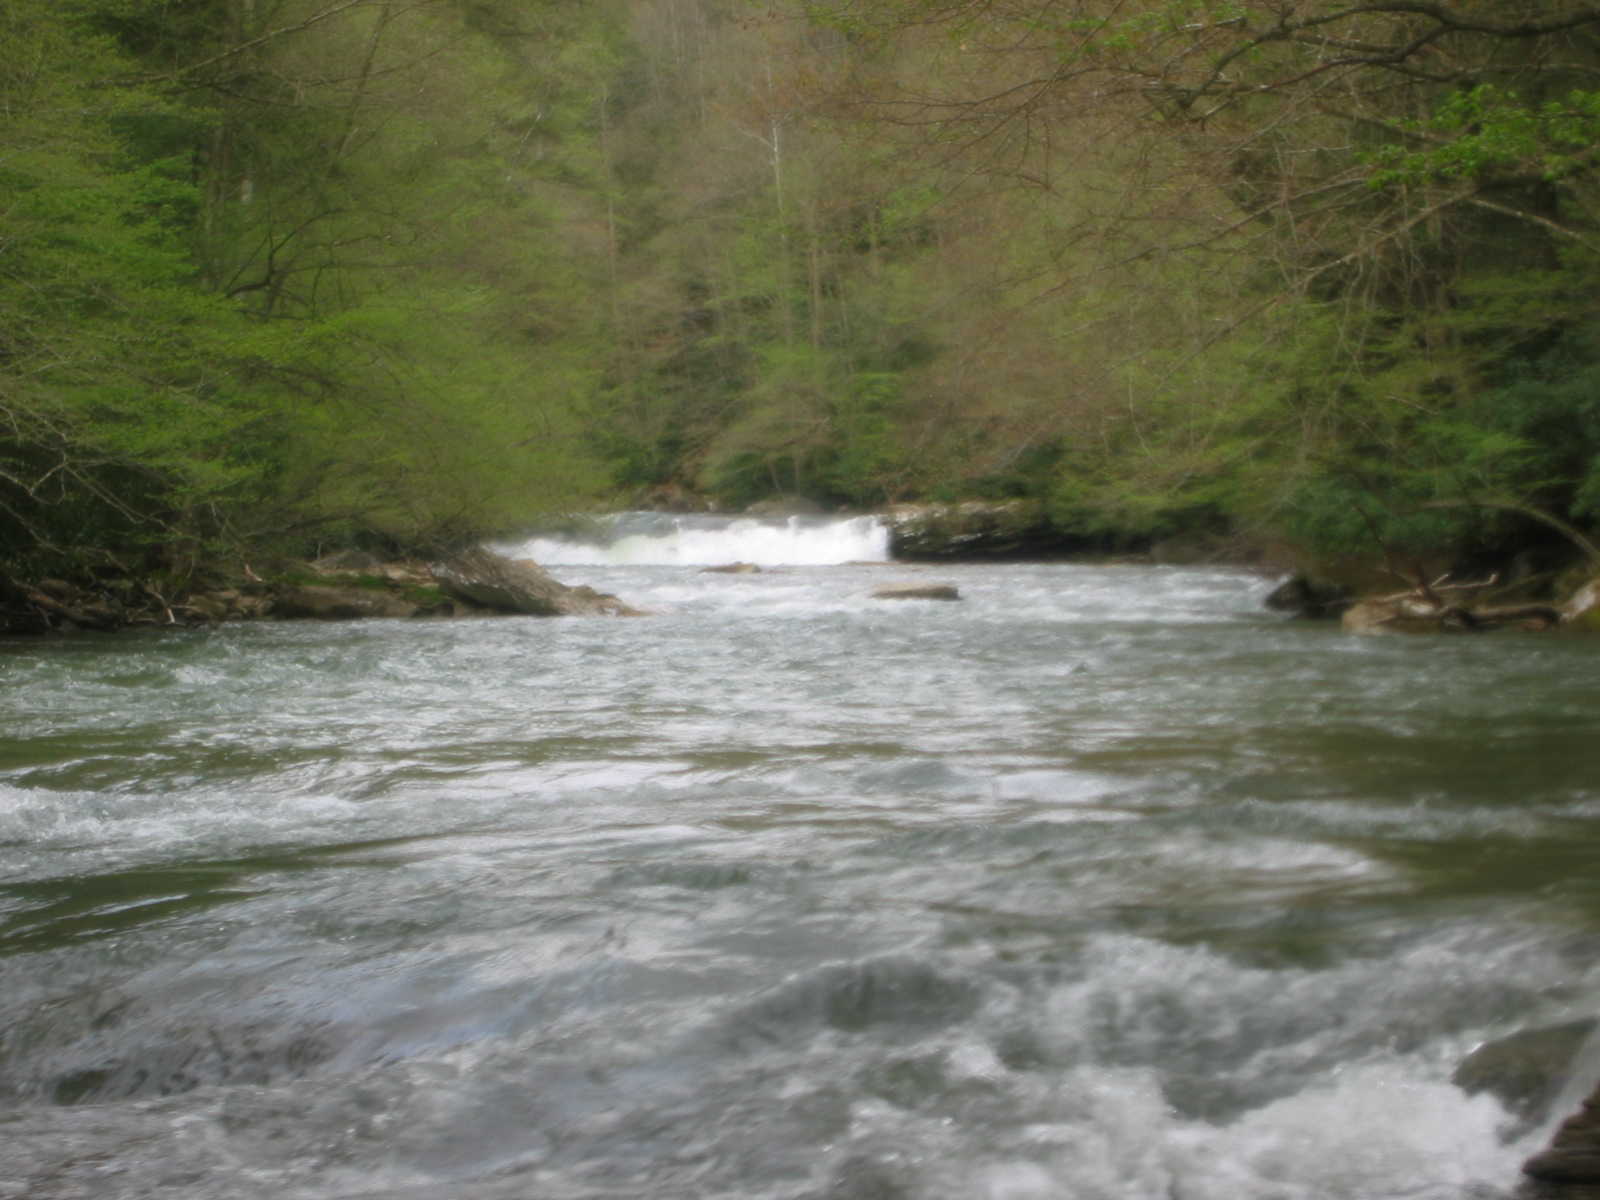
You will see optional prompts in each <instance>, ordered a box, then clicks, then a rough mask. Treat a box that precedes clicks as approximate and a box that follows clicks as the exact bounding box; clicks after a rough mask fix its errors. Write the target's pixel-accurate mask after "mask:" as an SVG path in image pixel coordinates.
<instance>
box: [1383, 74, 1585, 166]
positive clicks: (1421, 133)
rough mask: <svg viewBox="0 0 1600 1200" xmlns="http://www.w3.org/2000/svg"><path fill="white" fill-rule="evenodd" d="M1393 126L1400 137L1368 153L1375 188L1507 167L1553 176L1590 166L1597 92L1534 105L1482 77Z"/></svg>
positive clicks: (1571, 94)
mask: <svg viewBox="0 0 1600 1200" xmlns="http://www.w3.org/2000/svg"><path fill="white" fill-rule="evenodd" d="M1397 128H1398V129H1399V130H1400V131H1401V132H1403V133H1405V134H1407V135H1408V137H1407V142H1406V143H1405V144H1392V145H1387V146H1384V147H1382V148H1381V149H1380V150H1378V151H1377V152H1376V153H1375V154H1374V155H1373V156H1372V159H1373V162H1374V163H1375V164H1376V165H1377V167H1378V169H1377V170H1376V171H1375V172H1374V173H1373V175H1372V177H1371V180H1370V183H1371V186H1373V187H1375V188H1381V187H1386V186H1390V185H1393V184H1399V183H1407V182H1411V183H1415V182H1421V181H1425V180H1429V179H1464V178H1465V179H1477V178H1486V177H1492V176H1495V175H1503V174H1506V173H1512V172H1522V173H1526V174H1529V175H1532V176H1535V177H1538V178H1542V179H1545V180H1547V181H1553V180H1558V179H1562V178H1565V177H1568V176H1571V175H1574V174H1576V173H1580V172H1583V171H1585V170H1587V169H1588V167H1589V166H1590V158H1591V155H1590V151H1591V150H1592V148H1593V146H1594V144H1595V142H1596V140H1600V92H1595V91H1577V90H1575V91H1571V92H1569V93H1567V95H1566V96H1564V97H1562V98H1561V99H1558V100H1549V101H1546V102H1544V103H1542V104H1540V103H1537V102H1534V101H1528V100H1525V99H1523V98H1521V97H1519V96H1517V95H1515V94H1514V93H1512V92H1509V91H1507V90H1506V89H1505V88H1503V87H1500V86H1498V85H1496V84H1491V83H1483V84H1478V85H1476V86H1474V87H1468V88H1465V89H1463V90H1460V91H1454V92H1450V93H1448V94H1447V95H1446V96H1445V97H1444V98H1443V99H1442V100H1441V101H1440V103H1439V105H1438V108H1437V109H1436V111H1435V112H1434V114H1433V116H1432V117H1431V118H1430V119H1428V120H1427V121H1401V122H1399V123H1397ZM1415 146H1420V147H1421V148H1420V149H1413V148H1411V147H1415Z"/></svg>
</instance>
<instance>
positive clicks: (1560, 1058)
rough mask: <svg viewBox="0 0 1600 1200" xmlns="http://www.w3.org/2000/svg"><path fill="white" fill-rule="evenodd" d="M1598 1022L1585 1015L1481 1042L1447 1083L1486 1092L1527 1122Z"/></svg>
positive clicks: (1551, 1096) (1542, 1107) (1539, 1112)
mask: <svg viewBox="0 0 1600 1200" xmlns="http://www.w3.org/2000/svg"><path fill="white" fill-rule="evenodd" d="M1596 1027H1600V1020H1597V1019H1596V1018H1594V1017H1587V1018H1585V1019H1583V1020H1581V1021H1568V1022H1566V1023H1565V1024H1562V1025H1548V1026H1544V1027H1541V1028H1537V1029H1524V1030H1520V1031H1518V1032H1517V1033H1513V1034H1511V1035H1510V1036H1509V1037H1503V1038H1497V1039H1496V1040H1495V1041H1492V1042H1485V1043H1484V1044H1483V1045H1481V1046H1479V1047H1478V1048H1477V1049H1476V1050H1474V1051H1473V1052H1472V1053H1471V1054H1469V1055H1467V1057H1466V1058H1464V1059H1462V1060H1461V1064H1460V1065H1459V1066H1458V1067H1456V1070H1455V1074H1453V1075H1451V1076H1450V1082H1451V1083H1453V1084H1455V1085H1456V1086H1457V1087H1458V1088H1460V1089H1461V1090H1462V1091H1464V1092H1466V1093H1467V1095H1469V1096H1476V1095H1478V1094H1479V1093H1480V1092H1487V1093H1488V1094H1489V1095H1491V1096H1493V1097H1494V1098H1495V1099H1496V1100H1498V1101H1500V1103H1501V1104H1502V1105H1504V1106H1505V1109H1506V1111H1507V1112H1509V1113H1511V1114H1512V1115H1513V1116H1515V1117H1516V1118H1517V1119H1518V1120H1519V1121H1521V1122H1523V1123H1524V1124H1525V1125H1527V1126H1531V1125H1533V1124H1534V1123H1535V1122H1537V1121H1539V1120H1541V1119H1542V1118H1543V1117H1544V1115H1545V1111H1546V1109H1547V1108H1548V1107H1549V1105H1550V1103H1551V1102H1552V1101H1553V1100H1555V1098H1556V1093H1557V1092H1558V1091H1559V1090H1560V1089H1561V1085H1562V1084H1563V1083H1565V1082H1566V1079H1567V1075H1568V1073H1569V1072H1570V1071H1571V1069H1572V1063H1573V1060H1574V1059H1576V1058H1577V1056H1578V1051H1579V1049H1580V1048H1581V1047H1582V1045H1583V1043H1584V1042H1585V1041H1587V1040H1588V1038H1589V1035H1590V1034H1592V1033H1594V1031H1595V1029H1596Z"/></svg>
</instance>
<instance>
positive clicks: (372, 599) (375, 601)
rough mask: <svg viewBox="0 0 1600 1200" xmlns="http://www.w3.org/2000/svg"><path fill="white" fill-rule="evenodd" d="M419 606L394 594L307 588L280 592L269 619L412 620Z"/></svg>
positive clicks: (375, 591) (307, 586)
mask: <svg viewBox="0 0 1600 1200" xmlns="http://www.w3.org/2000/svg"><path fill="white" fill-rule="evenodd" d="M420 608H421V606H420V605H418V604H417V603H416V602H415V601H413V600H408V599H406V598H405V597H404V596H402V595H400V594H399V593H398V592H391V591H383V590H379V589H376V588H363V587H332V586H323V585H321V584H307V585H303V586H292V587H286V588H283V589H281V590H280V591H279V592H278V593H277V594H276V595H275V596H274V597H273V598H272V610H271V611H272V615H273V616H275V617H284V618H287V619H290V620H296V619H299V620H317V621H349V620H354V619H356V618H359V617H414V616H416V615H417V614H418V612H419V610H420Z"/></svg>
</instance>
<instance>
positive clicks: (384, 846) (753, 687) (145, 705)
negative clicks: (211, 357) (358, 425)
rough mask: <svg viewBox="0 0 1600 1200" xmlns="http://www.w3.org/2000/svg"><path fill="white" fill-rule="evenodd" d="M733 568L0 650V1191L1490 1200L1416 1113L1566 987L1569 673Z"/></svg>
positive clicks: (1584, 896)
mask: <svg viewBox="0 0 1600 1200" xmlns="http://www.w3.org/2000/svg"><path fill="white" fill-rule="evenodd" d="M746 532H747V533H748V530H747V531H746ZM760 533H761V538H760V539H758V540H759V541H760V544H759V545H758V544H753V543H751V542H750V541H749V539H748V538H747V539H746V540H745V541H743V542H738V541H737V539H736V538H734V536H733V533H731V532H729V533H726V534H725V535H723V536H717V535H716V533H715V529H712V530H711V536H708V537H706V538H704V539H702V540H701V541H700V542H699V543H696V544H694V545H689V544H687V543H685V542H684V541H683V540H682V539H681V538H680V539H679V540H678V541H675V542H673V543H672V544H671V545H670V546H668V545H667V543H666V542H665V541H663V540H662V539H661V538H659V537H658V538H657V539H656V541H655V543H654V546H655V549H654V551H652V549H651V543H650V540H649V537H648V536H647V537H646V538H645V540H644V541H642V542H640V541H635V542H632V543H629V545H628V546H627V547H625V548H624V550H621V551H619V550H618V549H617V547H616V545H613V546H612V547H610V548H606V549H596V548H593V547H590V548H589V549H588V550H585V549H584V548H582V547H578V546H573V545H570V544H568V545H566V548H565V550H563V549H562V546H561V545H556V544H552V543H543V544H541V545H540V546H539V547H538V549H539V550H540V551H541V552H542V553H543V554H544V555H545V557H546V559H550V560H557V561H558V560H561V559H562V558H563V557H565V558H566V559H567V560H568V562H567V563H566V565H558V566H557V567H556V568H555V570H556V573H557V574H558V576H559V577H561V578H562V579H563V580H564V581H565V582H569V583H588V584H591V585H594V586H596V587H599V588H601V589H602V590H607V591H613V592H616V593H617V594H619V595H620V596H622V597H623V598H624V599H625V600H627V601H629V602H630V603H632V604H634V605H636V606H638V607H641V608H645V609H648V610H650V612H651V613H652V615H650V616H649V617H646V618H642V619H636V620H617V619H611V620H607V619H589V620H579V619H572V620H540V619H534V618H504V619H483V620H461V621H413V622H401V621H371V622H353V623H331V624H321V623H262V624H236V625H230V626H224V627H218V628H211V629H197V630H191V631H149V632H145V633H129V634H124V635H120V636H114V637H98V636H80V637H76V638H71V639H62V640H58V641H35V642H11V643H6V644H4V645H3V646H0V683H3V691H0V1197H3V1198H5V1200H14V1198H15V1200H22V1198H24V1197H26V1198H27V1200H68V1198H73V1200H76V1198H80V1197H81V1198H85V1200H86V1198H89V1197H94V1198H96V1200H108V1198H109V1200H122V1198H127V1197H157V1196H159V1197H163V1198H166V1200H191V1198H192V1200H202V1198H205V1200H213V1198H214V1200H223V1198H229V1200H240V1198H246V1200H249V1198H255V1197H262V1198H266V1197H272V1198H274V1200H283V1198H289V1200H297V1198H304V1200H324V1198H331V1197H357V1196H374V1197H376V1196H387V1197H403V1198H415V1200H422V1198H428V1200H510V1198H513V1197H515V1198H524V1197H526V1198H536V1200H601V1198H605V1200H623V1198H630V1200H631V1198H649V1200H680V1198H681V1200H706V1198H720V1197H726V1198H729V1200H734V1198H738V1200H825V1198H828V1200H833V1198H837V1200H1046V1198H1057V1197H1059V1198H1063V1200H1339V1198H1349V1200H1387V1198H1400V1197H1405V1198H1408V1200H1416V1198H1424V1200H1493V1198H1496V1197H1501V1196H1504V1195H1507V1194H1508V1193H1509V1191H1510V1190H1511V1189H1512V1188H1514V1187H1515V1185H1516V1181H1517V1175H1518V1165H1519V1163H1520V1161H1521V1160H1522V1159H1523V1158H1524V1157H1525V1156H1526V1155H1527V1154H1528V1153H1530V1152H1531V1151H1532V1150H1533V1149H1535V1148H1537V1146H1538V1144H1539V1142H1540V1139H1541V1138H1542V1136H1543V1131H1541V1130H1537V1129H1534V1130H1528V1129H1525V1128H1522V1127H1520V1126H1518V1125H1517V1124H1516V1123H1515V1122H1514V1121H1513V1120H1512V1119H1511V1118H1510V1116H1509V1115H1508V1114H1507V1113H1506V1112H1505V1111H1504V1110H1503V1109H1502V1108H1501V1107H1500V1106H1499V1104H1498V1103H1497V1102H1496V1101H1495V1100H1493V1099H1492V1098H1490V1097H1489V1096H1487V1095H1477V1096H1468V1095H1466V1094H1464V1093H1463V1092H1462V1091H1460V1090H1459V1089H1457V1088H1456V1087H1455V1086H1453V1085H1452V1084H1451V1082H1450V1077H1451V1073H1452V1071H1453V1070H1454V1068H1455V1066H1456V1064H1457V1063H1458V1062H1459V1061H1460V1060H1461V1059H1462V1057H1463V1056H1464V1055H1466V1054H1467V1053H1468V1052H1469V1051H1470V1050H1471V1049H1472V1048H1473V1047H1474V1046H1476V1045H1478V1044H1479V1043H1481V1042H1482V1041H1484V1040H1485V1039H1489V1038H1494V1037H1498V1036H1501V1035H1504V1034H1507V1033H1510V1032H1513V1031H1515V1030H1518V1029H1522V1028H1525V1027H1529V1026H1536V1025H1542V1024H1549V1023H1554V1022H1558V1021H1562V1020H1565V1019H1570V1018H1572V1017H1574V1016H1581V1015H1590V1014H1591V1013H1592V1011H1593V1009H1594V1005H1595V1000H1596V996H1597V994H1600V987H1597V985H1600V977H1597V969H1596V962H1597V955H1596V949H1597V934H1600V873H1597V872H1595V871H1594V869H1593V861H1594V851H1593V845H1594V840H1595V834H1596V829H1597V825H1600V771H1597V770H1596V767H1597V764H1600V750H1597V747H1600V740H1597V737H1596V733H1595V717H1596V714H1597V713H1600V639H1588V640H1585V639H1580V638H1564V637H1556V636H1544V637H1539V636H1534V635H1521V634H1503V635H1497V636H1494V637H1484V638H1481V639H1480V638H1471V637H1440V638H1403V637H1395V638H1352V637H1346V636H1343V635H1341V634H1340V633H1339V632H1337V630H1334V629H1330V628H1327V627H1323V626H1317V625H1310V624H1299V623H1293V622H1286V621H1284V620H1282V619H1279V618H1277V617H1275V616H1273V615H1271V614H1268V613H1266V612H1265V611H1264V610H1262V608H1261V606H1260V602H1261V599H1262V596H1263V595H1264V593H1265V592H1266V591H1267V590H1268V589H1269V587H1270V581H1266V580H1262V579H1260V578H1258V577H1256V576H1253V575H1251V574H1249V573H1247V572H1242V571H1234V570H1225V569H1195V568H1190V569H1182V568H1164V567H1152V566H1131V565H1130V566H1118V565H1104V566H1088V565H1060V564H1050V565H1042V564H1020V565H982V566H980V565H962V566H940V567H928V568H913V567H911V566H908V565H906V564H886V563H882V562H870V561H868V562H852V561H846V560H849V559H859V558H868V559H871V558H881V557H882V543H881V540H876V537H877V535H876V534H875V533H874V532H873V531H872V530H871V529H864V528H862V527H860V526H854V527H846V526H843V525H839V524H837V523H834V524H828V523H814V524H813V525H812V526H808V527H807V530H803V531H801V533H800V534H796V533H795V531H794V529H793V527H792V526H791V527H790V528H788V529H786V530H782V531H777V530H776V527H774V526H763V527H762V528H761V530H760ZM780 534H781V536H780ZM651 536H654V535H651ZM784 538H788V539H790V540H789V541H788V542H785V541H784ZM774 539H776V540H774ZM796 539H798V540H796ZM824 543H826V545H824ZM752 553H757V554H758V555H765V556H766V557H768V558H769V559H773V560H778V561H784V560H786V561H788V562H790V563H791V565H787V566H779V565H774V566H771V567H770V568H769V569H767V570H764V571H762V572H760V573H750V574H742V575H726V574H704V573H701V572H700V571H699V570H698V568H697V566H696V565H695V564H696V562H704V561H718V560H719V559H720V560H722V561H727V560H729V559H733V558H741V557H746V558H747V557H750V555H751V554H752ZM829 558H832V559H835V560H838V561H836V562H833V563H829V562H827V561H818V560H826V559H829ZM898 581H923V582H940V583H951V584H955V585H957V586H958V587H959V588H960V590H961V595H962V598H961V600H959V601H958V602H955V603H938V602H929V601H901V602H886V601H881V600H874V599H872V598H871V596H870V593H871V590H872V589H873V587H875V586H876V585H878V584H880V583H886V582H898ZM1584 1082H1586V1081H1585V1080H1579V1079H1574V1081H1573V1086H1574V1087H1581V1086H1582V1084H1583V1083H1584ZM1587 1082H1592V1078H1591V1079H1589V1080H1587Z"/></svg>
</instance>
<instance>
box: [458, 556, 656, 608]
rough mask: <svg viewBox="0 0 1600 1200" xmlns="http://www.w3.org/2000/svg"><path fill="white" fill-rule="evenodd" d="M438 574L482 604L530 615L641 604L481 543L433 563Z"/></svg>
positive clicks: (462, 596)
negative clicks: (572, 582) (573, 582)
mask: <svg viewBox="0 0 1600 1200" xmlns="http://www.w3.org/2000/svg"><path fill="white" fill-rule="evenodd" d="M433 577H434V579H435V580H437V581H438V583H439V586H440V587H442V588H443V589H444V590H445V591H446V592H448V593H449V594H450V595H452V596H455V597H456V598H458V599H460V600H463V601H465V602H466V603H468V604H473V605H476V606H478V607H480V608H487V609H492V610H494V611H496V612H510V613H524V614H527V615H529V616H537V617H555V616H613V617H616V616H620V617H636V616H640V615H641V614H640V613H639V611H638V610H637V609H633V608H630V607H628V605H626V604H624V603H623V602H622V601H620V600H618V599H617V598H616V597H615V596H609V595H606V594H604V593H602V592H597V591H595V590H594V589H593V588H588V587H568V586H566V585H565V584H563V583H559V582H557V581H556V580H555V579H554V578H552V577H551V575H550V574H549V572H547V571H546V570H545V569H544V568H543V567H541V566H539V565H538V564H537V563H534V562H530V561H528V560H527V559H509V558H506V557H505V556H504V555H501V554H496V553H494V552H493V551H492V550H484V549H482V548H481V547H479V548H474V549H471V550H463V551H461V552H460V553H458V554H455V555H452V556H451V557H450V558H448V559H446V560H445V561H443V562H439V563H435V564H434V565H433Z"/></svg>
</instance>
